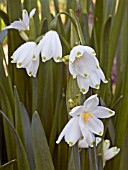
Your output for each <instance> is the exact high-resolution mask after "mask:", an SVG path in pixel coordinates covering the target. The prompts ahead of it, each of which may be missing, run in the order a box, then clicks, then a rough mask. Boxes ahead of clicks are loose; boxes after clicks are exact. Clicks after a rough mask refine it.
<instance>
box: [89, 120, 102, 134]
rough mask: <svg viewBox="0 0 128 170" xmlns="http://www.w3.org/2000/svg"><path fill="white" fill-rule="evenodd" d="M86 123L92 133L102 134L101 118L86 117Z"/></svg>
mask: <svg viewBox="0 0 128 170" xmlns="http://www.w3.org/2000/svg"><path fill="white" fill-rule="evenodd" d="M86 124H87V125H88V129H89V130H90V131H91V132H93V133H94V134H97V135H99V136H102V135H103V132H104V125H103V123H102V121H101V120H99V119H97V118H96V117H93V118H92V117H88V119H87V122H86Z"/></svg>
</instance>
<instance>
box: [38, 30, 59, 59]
mask: <svg viewBox="0 0 128 170" xmlns="http://www.w3.org/2000/svg"><path fill="white" fill-rule="evenodd" d="M39 46H40V49H41V56H42V61H43V62H45V61H47V60H50V59H51V58H52V57H53V59H54V61H55V62H60V61H61V59H62V46H61V42H60V39H59V35H58V34H57V32H56V31H48V32H47V33H46V34H45V36H44V37H43V39H42V40H41V41H40V43H39Z"/></svg>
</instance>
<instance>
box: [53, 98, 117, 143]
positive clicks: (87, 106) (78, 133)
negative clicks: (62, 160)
mask: <svg viewBox="0 0 128 170" xmlns="http://www.w3.org/2000/svg"><path fill="white" fill-rule="evenodd" d="M98 104H99V99H98V97H97V95H92V96H91V97H89V98H88V99H87V100H86V101H85V102H84V104H83V105H82V106H76V107H74V108H73V109H72V110H71V111H70V112H69V114H70V115H71V116H72V118H71V119H70V120H69V122H68V123H67V124H66V126H65V127H64V129H63V130H62V132H61V133H60V136H59V138H58V140H57V141H56V143H60V141H61V140H62V138H63V137H64V138H65V141H66V142H67V143H68V144H69V146H73V145H74V144H75V143H76V142H77V141H78V140H79V139H80V138H81V137H82V136H83V138H84V139H86V140H88V144H89V145H90V146H91V145H92V142H94V141H95V136H94V135H93V134H96V135H99V136H102V135H103V132H104V125H103V123H102V121H101V120H99V118H109V117H111V116H113V115H114V114H115V112H114V111H112V110H110V109H108V108H106V107H102V106H98Z"/></svg>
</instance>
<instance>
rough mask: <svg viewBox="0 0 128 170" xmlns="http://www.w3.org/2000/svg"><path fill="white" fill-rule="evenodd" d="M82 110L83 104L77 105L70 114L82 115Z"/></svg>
mask: <svg viewBox="0 0 128 170" xmlns="http://www.w3.org/2000/svg"><path fill="white" fill-rule="evenodd" d="M82 112H83V106H76V107H74V108H73V109H72V110H71V111H70V112H69V115H70V116H73V117H74V116H78V115H80V114H81V113H82Z"/></svg>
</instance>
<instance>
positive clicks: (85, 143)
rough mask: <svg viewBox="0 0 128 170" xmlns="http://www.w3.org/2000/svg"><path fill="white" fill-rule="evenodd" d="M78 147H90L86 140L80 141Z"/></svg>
mask: <svg viewBox="0 0 128 170" xmlns="http://www.w3.org/2000/svg"><path fill="white" fill-rule="evenodd" d="M78 147H79V148H88V147H89V145H88V143H87V141H86V139H82V140H79V142H78Z"/></svg>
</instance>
